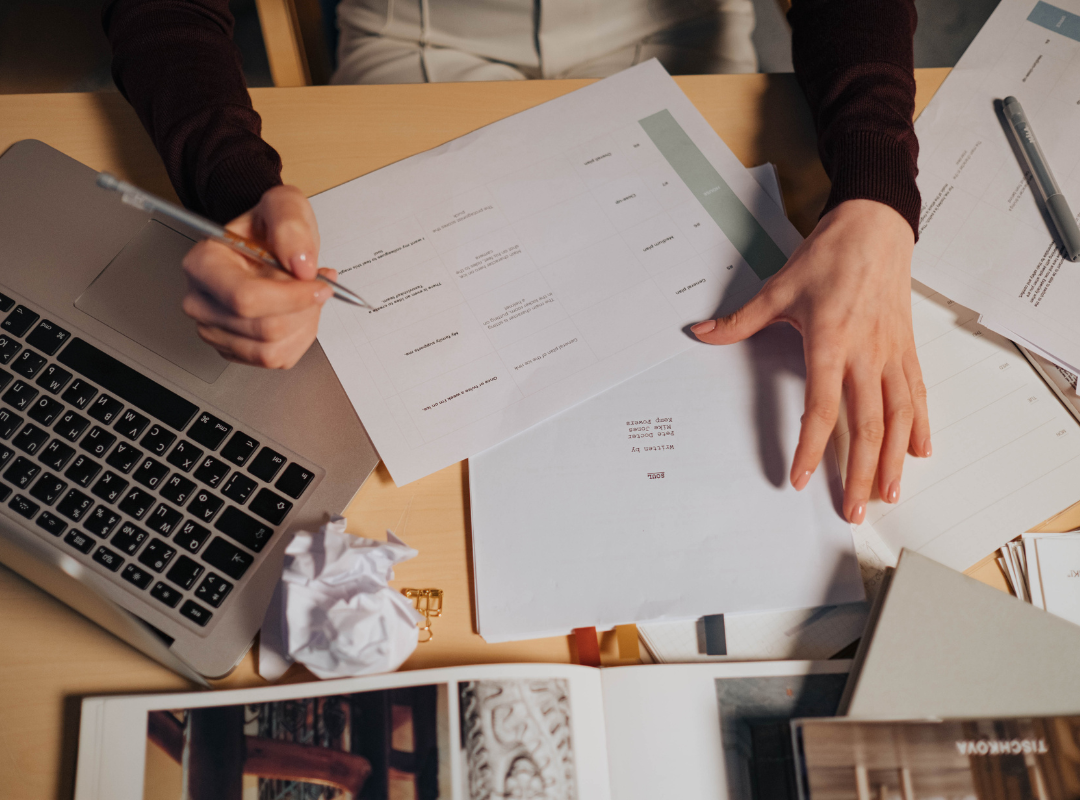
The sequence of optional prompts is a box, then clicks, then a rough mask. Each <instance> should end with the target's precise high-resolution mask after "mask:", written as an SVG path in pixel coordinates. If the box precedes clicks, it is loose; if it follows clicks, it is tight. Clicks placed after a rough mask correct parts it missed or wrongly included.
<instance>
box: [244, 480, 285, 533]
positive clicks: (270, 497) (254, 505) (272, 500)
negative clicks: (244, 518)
mask: <svg viewBox="0 0 1080 800" xmlns="http://www.w3.org/2000/svg"><path fill="white" fill-rule="evenodd" d="M248 509H250V511H251V513H253V514H258V515H259V516H260V517H262V518H263V519H265V520H266V521H267V522H269V523H270V524H271V525H280V524H281V521H282V520H283V519H285V517H287V516H288V515H289V512H290V511H292V503H290V502H289V501H288V500H286V499H285V498H284V497H282V496H281V495H278V494H274V493H273V492H271V491H270V490H269V489H260V490H259V493H258V494H257V495H255V499H254V500H252V501H251V505H250V506H248Z"/></svg>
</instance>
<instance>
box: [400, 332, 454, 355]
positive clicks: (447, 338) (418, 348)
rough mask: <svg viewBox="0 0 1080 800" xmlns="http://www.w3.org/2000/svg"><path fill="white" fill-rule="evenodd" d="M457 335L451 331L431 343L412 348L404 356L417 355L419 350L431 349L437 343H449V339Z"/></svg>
mask: <svg viewBox="0 0 1080 800" xmlns="http://www.w3.org/2000/svg"><path fill="white" fill-rule="evenodd" d="M457 335H458V332H457V331H452V332H451V333H448V334H446V336H440V337H439V338H438V339H435V340H434V341H432V342H428V343H427V344H422V345H420V346H419V347H414V348H413V349H412V350H410V351H409V352H407V353H406V354H405V355H407V356H411V355H412V354H413V353H419V352H420V351H421V350H426V349H427V348H429V347H431V346H432V345H433V344H438V343H439V342H446V341H449V340H450V339H452V338H453V337H455V336H457Z"/></svg>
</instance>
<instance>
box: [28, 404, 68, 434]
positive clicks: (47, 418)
mask: <svg viewBox="0 0 1080 800" xmlns="http://www.w3.org/2000/svg"><path fill="white" fill-rule="evenodd" d="M63 413H64V407H63V406H62V405H61V404H60V403H58V402H56V401H55V400H53V399H52V398H51V397H39V398H38V400H37V402H35V403H34V404H33V405H32V406H30V411H29V413H28V414H27V416H28V417H30V419H32V420H34V422H40V423H41V424H42V425H44V426H45V427H46V428H47V427H49V426H50V425H52V424H53V421H54V420H55V419H56V418H57V417H59V416H60V415H61V414H63Z"/></svg>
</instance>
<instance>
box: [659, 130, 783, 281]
mask: <svg viewBox="0 0 1080 800" xmlns="http://www.w3.org/2000/svg"><path fill="white" fill-rule="evenodd" d="M639 123H640V125H641V127H642V128H644V129H645V133H647V134H648V135H649V138H650V139H652V141H653V144H655V145H656V147H657V148H658V149H659V150H660V152H661V153H662V154H663V156H664V158H665V159H667V162H668V163H669V164H670V165H671V168H672V169H674V170H675V173H676V174H677V175H678V176H679V178H681V179H682V182H683V183H685V184H686V186H687V188H688V189H689V190H690V191H691V192H693V194H694V197H696V198H697V200H698V202H699V203H701V205H702V206H703V207H704V209H705V210H706V211H707V212H708V214H709V216H710V217H712V218H713V220H714V221H715V222H716V224H717V225H719V226H720V230H722V231H723V232H724V235H725V236H727V238H728V239H729V240H730V241H731V243H732V244H733V245H735V249H736V250H738V251H739V253H740V254H741V255H742V257H743V258H744V259H746V263H747V264H749V265H750V269H752V270H754V273H755V274H756V275H757V276H758V277H759V278H761V280H766V279H768V278H769V277H771V276H773V275H775V274H776V273H777V272H779V271H780V268H781V267H782V266H784V264H786V263H787V256H785V255H784V251H783V250H781V249H780V248H779V247H777V245H776V242H774V241H773V240H772V237H770V236H769V234H768V233H766V232H765V229H764V228H763V227H761V223H760V222H758V221H757V218H756V217H755V216H754V215H753V214H751V213H750V209H748V208H747V207H746V206H744V205H743V203H742V201H741V200H740V199H739V198H738V196H736V194H735V192H733V191H731V187H730V186H728V185H727V182H726V181H724V179H723V178H721V177H720V173H719V172H717V171H716V168H715V167H713V165H712V164H710V163H709V160H708V159H707V158H705V154H704V153H702V152H701V151H700V150H699V149H698V147H697V145H696V144H694V142H693V141H692V140H691V139H690V137H689V136H687V135H686V131H684V130H683V129H682V126H680V125H679V123H678V122H676V121H675V118H674V117H673V116H671V112H670V111H668V110H667V109H664V110H663V111H660V112H659V113H656V114H653V115H652V116H651V117H646V118H645V119H643V120H640V121H639Z"/></svg>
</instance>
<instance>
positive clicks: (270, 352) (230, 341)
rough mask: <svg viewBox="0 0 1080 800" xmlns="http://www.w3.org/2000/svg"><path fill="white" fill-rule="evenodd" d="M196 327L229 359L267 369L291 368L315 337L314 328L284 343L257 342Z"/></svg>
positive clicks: (294, 335)
mask: <svg viewBox="0 0 1080 800" xmlns="http://www.w3.org/2000/svg"><path fill="white" fill-rule="evenodd" d="M196 330H197V331H198V333H199V337H200V338H201V339H202V340H203V341H204V342H206V343H207V344H209V345H210V346H211V347H213V348H214V349H215V350H217V351H218V352H219V353H221V354H222V356H224V357H225V358H226V359H228V360H229V361H236V362H239V363H241V364H249V365H251V366H253V367H266V368H267V369H289V368H290V367H292V366H294V365H295V364H296V362H297V361H299V360H300V357H301V356H303V355H304V353H306V352H307V349H308V347H310V346H311V342H312V341H314V339H315V331H314V330H313V329H312V330H306V331H297V332H296V333H294V334H293V335H292V336H291V337H289V338H288V339H286V340H285V341H281V342H257V341H254V340H253V339H247V338H245V337H243V336H237V335H236V334H235V333H230V332H229V331H225V330H222V329H221V328H211V327H208V326H205V325H198V326H196Z"/></svg>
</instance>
